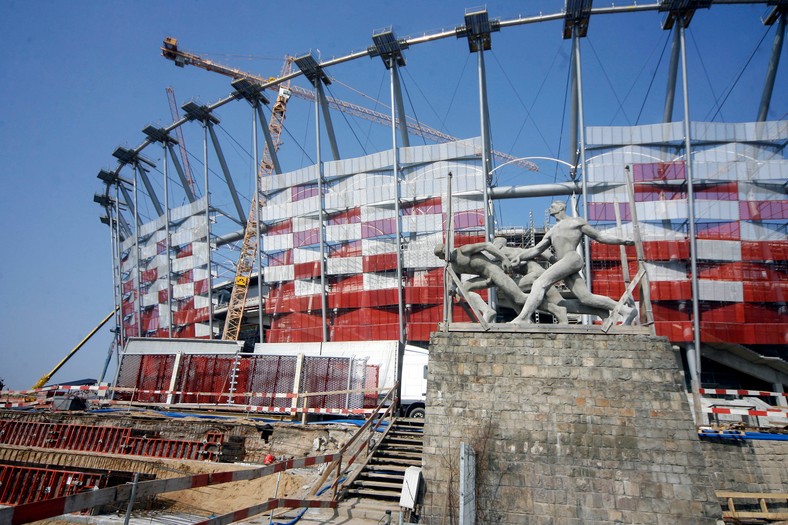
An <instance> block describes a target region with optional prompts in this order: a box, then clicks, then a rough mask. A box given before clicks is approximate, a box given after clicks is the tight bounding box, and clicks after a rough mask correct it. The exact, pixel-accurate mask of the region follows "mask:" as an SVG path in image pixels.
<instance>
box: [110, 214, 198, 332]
mask: <svg viewBox="0 0 788 525" xmlns="http://www.w3.org/2000/svg"><path fill="white" fill-rule="evenodd" d="M169 233H170V237H169V242H168V240H167V228H166V224H165V218H164V216H162V217H159V218H158V219H156V220H153V221H150V222H148V223H145V224H142V225H140V227H139V233H138V236H137V237H133V236H132V237H129V238H127V239H126V240H125V241H123V243H121V246H120V251H121V258H120V269H119V270H120V271H119V275H120V286H121V292H122V293H121V312H122V314H121V317H122V322H123V330H124V334H125V336H126V337H127V338H128V337H146V336H148V337H149V336H154V337H167V336H168V335H169V332H170V329H172V332H173V337H207V336H208V328H207V325H206V323H207V321H208V316H209V315H210V314H209V312H210V309H209V308H208V306H209V305H208V297H207V295H208V287H209V279H208V260H209V255H208V244H207V242H206V239H207V233H208V225H207V224H206V221H205V199H200V200H198V201H195V202H193V203H191V204H187V205H185V206H180V207H178V208H173V209H171V210H170V225H169ZM168 246H169V253H168ZM170 270H171V272H172V273H168V272H169V271H170ZM138 276H139V277H138ZM168 276H169V278H168ZM170 287H172V298H171V299H170V298H169V292H168V290H169V289H170Z"/></svg>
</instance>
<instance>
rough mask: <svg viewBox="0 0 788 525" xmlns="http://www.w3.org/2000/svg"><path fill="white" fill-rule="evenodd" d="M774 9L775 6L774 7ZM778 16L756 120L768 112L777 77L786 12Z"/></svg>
mask: <svg viewBox="0 0 788 525" xmlns="http://www.w3.org/2000/svg"><path fill="white" fill-rule="evenodd" d="M775 9H776V8H775ZM778 16H779V17H780V19H779V21H778V22H777V33H776V34H775V35H774V43H773V44H772V55H771V58H770V59H769V67H768V69H767V70H766V80H765V81H764V83H763V94H762V95H761V104H760V106H759V107H758V118H757V119H756V120H757V121H758V122H764V121H765V120H766V116H767V114H768V113H769V104H770V103H771V101H772V91H773V90H774V79H775V78H776V77H777V67H778V66H779V65H780V55H781V54H782V49H783V38H784V37H785V17H786V12H782V13H781V14H779V15H778Z"/></svg>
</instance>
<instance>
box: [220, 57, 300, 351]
mask: <svg viewBox="0 0 788 525" xmlns="http://www.w3.org/2000/svg"><path fill="white" fill-rule="evenodd" d="M292 62H293V59H292V58H291V57H287V58H286V59H285V65H284V67H283V68H282V76H285V75H288V74H289V73H290V68H291V67H292ZM289 83H290V82H289V81H287V82H285V83H284V84H281V85H280V86H279V94H278V95H277V97H276V102H274V105H273V108H271V120H270V121H269V124H268V131H269V132H270V134H271V142H272V143H273V145H274V150H275V151H277V150H279V145H280V144H281V137H282V128H283V126H284V121H285V111H286V109H287V101H288V100H289V99H290V89H289ZM273 172H274V163H273V159H272V154H271V151H269V149H268V144H266V146H265V148H264V149H263V156H262V159H261V161H260V166H259V167H258V169H257V185H256V187H257V188H258V192H257V194H256V195H255V196H254V198H253V199H252V209H251V210H249V213H248V215H247V219H246V229H245V230H244V239H243V244H242V245H241V255H240V257H239V258H238V265H237V267H236V273H235V281H234V282H233V291H232V293H231V294H230V303H229V305H228V306H227V318H226V319H225V322H224V330H223V332H222V339H223V340H225V341H237V340H238V335H239V334H240V332H241V324H242V323H243V317H244V310H245V309H246V298H247V295H248V293H249V282H250V280H251V276H252V270H253V269H254V263H255V258H256V257H255V256H256V255H257V246H258V243H259V242H260V239H259V238H258V236H257V231H258V217H257V212H258V210H259V209H260V206H262V205H263V204H265V194H264V192H263V191H262V188H263V182H264V180H265V178H266V177H267V176H270V175H271V174H272V173H273ZM260 273H261V274H262V268H261V269H260ZM257 285H258V286H260V285H261V283H260V282H259V280H258V284H257ZM258 308H262V305H258Z"/></svg>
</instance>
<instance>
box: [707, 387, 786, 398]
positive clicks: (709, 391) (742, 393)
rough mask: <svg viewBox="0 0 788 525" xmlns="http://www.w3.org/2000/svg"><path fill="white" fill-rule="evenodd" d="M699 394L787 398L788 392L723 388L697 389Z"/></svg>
mask: <svg viewBox="0 0 788 525" xmlns="http://www.w3.org/2000/svg"><path fill="white" fill-rule="evenodd" d="M698 391H699V392H700V393H701V394H707V395H718V396H752V397H788V392H764V391H762V390H729V389H724V388H699V389H698Z"/></svg>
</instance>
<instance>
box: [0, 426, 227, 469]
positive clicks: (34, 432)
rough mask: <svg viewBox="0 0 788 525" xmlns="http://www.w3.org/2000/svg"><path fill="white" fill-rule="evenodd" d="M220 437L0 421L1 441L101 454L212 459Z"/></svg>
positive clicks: (105, 427) (216, 434)
mask: <svg viewBox="0 0 788 525" xmlns="http://www.w3.org/2000/svg"><path fill="white" fill-rule="evenodd" d="M223 438H224V436H223V435H222V434H218V433H214V432H210V433H208V434H207V435H206V438H205V439H204V440H203V441H187V440H180V439H163V438H158V437H147V436H139V435H134V430H133V429H131V428H129V427H112V426H103V425H99V426H96V425H71V424H63V423H40V422H34V421H1V420H0V443H2V444H6V445H14V446H21V447H38V448H49V449H58V450H78V451H84V452H96V453H102V454H124V455H130V456H147V457H157V458H168V459H193V460H209V461H213V460H216V459H218V452H219V449H220V446H221V442H222V440H223Z"/></svg>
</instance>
